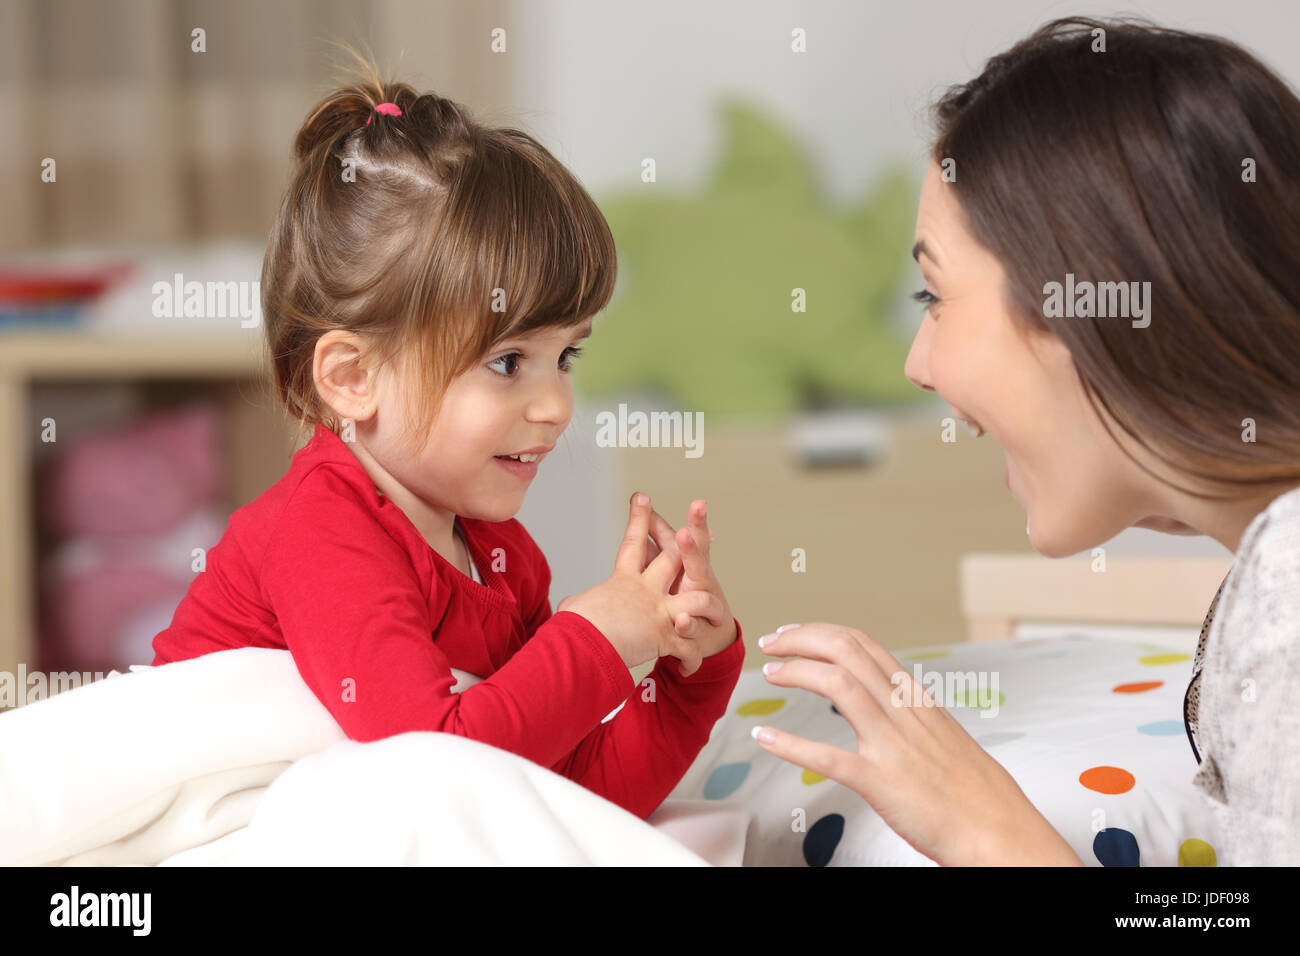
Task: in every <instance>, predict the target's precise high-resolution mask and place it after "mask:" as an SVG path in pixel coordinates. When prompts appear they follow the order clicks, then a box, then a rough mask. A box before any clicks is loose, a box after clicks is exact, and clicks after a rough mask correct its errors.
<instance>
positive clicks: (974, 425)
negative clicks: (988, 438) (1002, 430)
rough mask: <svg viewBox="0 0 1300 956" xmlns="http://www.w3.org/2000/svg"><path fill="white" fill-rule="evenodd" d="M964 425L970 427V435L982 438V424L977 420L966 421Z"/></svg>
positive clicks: (983, 433)
mask: <svg viewBox="0 0 1300 956" xmlns="http://www.w3.org/2000/svg"><path fill="white" fill-rule="evenodd" d="M966 427H967V428H969V429H970V433H971V436H972V437H974V438H983V437H984V435H985V432H984V426H983V425H981V424H980V423H979V422H967V423H966Z"/></svg>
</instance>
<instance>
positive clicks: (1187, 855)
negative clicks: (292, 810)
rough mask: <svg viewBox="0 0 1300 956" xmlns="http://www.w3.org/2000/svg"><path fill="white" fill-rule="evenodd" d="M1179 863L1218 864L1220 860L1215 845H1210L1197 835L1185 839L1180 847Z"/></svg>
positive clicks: (1181, 864)
mask: <svg viewBox="0 0 1300 956" xmlns="http://www.w3.org/2000/svg"><path fill="white" fill-rule="evenodd" d="M1178 865H1179V866H1218V865H1219V860H1218V857H1217V856H1216V855H1215V853H1214V847H1212V846H1210V845H1209V844H1208V843H1206V842H1205V841H1204V840H1198V839H1196V837H1192V838H1191V839H1188V840H1184V841H1183V845H1182V846H1180V847H1179V848H1178Z"/></svg>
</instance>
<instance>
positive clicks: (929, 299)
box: [912, 289, 939, 309]
mask: <svg viewBox="0 0 1300 956" xmlns="http://www.w3.org/2000/svg"><path fill="white" fill-rule="evenodd" d="M912 299H913V300H914V301H916V302H921V303H923V304H924V305H925V307H926V308H927V309H928V308H929V307H930V306H932V305H934V304H936V303H937V302H938V301H939V297H938V296H936V295H935V294H934V293H933V292H931V291H930V290H929V289H922V290H921V291H920V292H913V293H912Z"/></svg>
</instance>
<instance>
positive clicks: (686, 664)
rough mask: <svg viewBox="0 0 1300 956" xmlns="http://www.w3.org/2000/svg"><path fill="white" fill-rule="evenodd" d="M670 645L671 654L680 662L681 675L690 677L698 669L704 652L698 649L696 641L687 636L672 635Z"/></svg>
mask: <svg viewBox="0 0 1300 956" xmlns="http://www.w3.org/2000/svg"><path fill="white" fill-rule="evenodd" d="M672 647H673V652H672V656H673V657H675V658H677V659H678V660H679V661H680V662H681V665H682V676H683V677H690V676H691V675H692V674H694V673H695V672H696V671H697V670H699V669H700V663H701V662H702V661H703V660H704V653H703V651H701V650H700V645H699V644H698V643H696V642H695V641H692V640H689V639H687V638H681V637H674V638H673V641H672Z"/></svg>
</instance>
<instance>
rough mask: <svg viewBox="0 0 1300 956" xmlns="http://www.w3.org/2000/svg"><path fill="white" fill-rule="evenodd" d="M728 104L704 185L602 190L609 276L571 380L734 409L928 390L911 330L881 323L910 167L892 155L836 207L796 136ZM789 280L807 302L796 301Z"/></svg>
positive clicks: (908, 214) (688, 404) (705, 407)
mask: <svg viewBox="0 0 1300 956" xmlns="http://www.w3.org/2000/svg"><path fill="white" fill-rule="evenodd" d="M721 116H722V122H723V126H724V140H723V143H724V146H723V150H722V154H721V158H720V160H719V162H718V164H717V167H716V168H715V169H714V170H713V173H712V175H711V177H710V181H709V183H708V186H707V188H706V189H705V190H704V191H703V192H702V193H700V194H698V195H673V194H671V193H669V192H668V191H667V190H665V189H663V188H662V187H661V186H659V185H655V184H644V185H642V186H641V187H640V188H639V189H637V190H636V191H635V192H628V193H622V194H619V195H614V196H610V197H606V198H604V199H602V200H601V202H600V205H601V209H602V211H603V212H604V213H605V216H606V219H607V220H608V221H609V224H610V229H611V230H612V231H613V234H614V240H615V242H616V243H617V245H618V253H619V279H618V288H617V290H616V292H615V295H614V298H613V300H612V301H611V303H610V305H609V307H608V309H607V311H606V312H605V314H604V315H602V316H601V317H599V318H598V319H597V323H596V331H595V334H594V335H593V336H592V338H591V339H590V340H589V342H588V344H587V353H588V355H587V356H586V357H584V360H583V362H582V364H581V365H580V366H579V367H578V374H577V377H576V379H575V386H576V387H577V388H578V389H579V390H580V391H581V392H583V393H586V394H587V395H589V396H599V395H612V394H616V393H620V392H622V393H627V392H636V391H641V390H647V391H655V392H662V393H664V394H666V395H669V396H671V397H672V398H673V399H674V400H675V401H677V402H679V403H680V406H681V407H683V408H688V409H692V410H701V411H709V412H715V413H721V414H725V415H728V416H771V415H775V414H782V413H787V412H790V411H793V410H798V409H807V408H817V407H826V406H831V405H854V404H858V405H894V404H900V403H903V402H908V401H915V400H918V399H919V398H921V397H923V395H922V393H921V392H920V391H919V390H918V389H916V387H915V386H913V385H912V384H911V383H910V382H908V381H907V379H906V378H904V376H903V363H904V361H905V360H906V357H907V350H908V347H909V345H910V342H909V340H907V339H906V338H904V337H903V336H902V335H901V334H900V333H899V332H898V331H896V330H895V329H894V328H893V327H892V326H891V324H890V322H889V311H890V309H891V308H892V307H894V306H895V305H896V302H897V298H898V296H899V294H900V287H899V284H900V282H901V281H902V279H903V275H904V273H905V271H906V270H907V268H908V260H907V257H906V254H905V253H903V252H902V250H903V249H904V248H906V247H909V246H910V244H911V235H912V227H913V223H914V221H915V215H916V199H917V194H916V189H915V186H914V184H913V179H912V177H911V175H909V173H908V171H907V170H906V169H904V168H901V167H890V168H889V169H887V170H886V171H885V172H884V174H883V175H882V177H881V179H880V181H879V183H878V185H877V186H876V187H875V188H874V189H873V190H872V192H871V193H870V195H868V196H867V197H866V198H865V199H864V200H863V201H862V202H860V203H859V204H857V205H852V206H847V207H846V206H842V205H841V206H835V205H832V204H831V203H829V202H828V201H827V200H826V199H825V198H824V197H823V195H822V193H821V190H820V189H819V188H818V186H817V183H816V180H815V177H814V175H813V170H812V167H811V164H810V162H809V160H808V158H807V157H806V156H805V154H804V152H803V150H802V149H801V147H800V144H799V143H798V142H797V141H796V140H795V139H794V138H793V137H792V136H790V135H788V134H787V133H786V132H785V131H783V130H782V129H781V128H779V127H778V126H777V125H776V124H775V123H773V122H771V121H769V120H768V119H767V118H766V117H765V116H763V115H762V114H761V113H760V112H759V111H757V110H756V109H753V108H751V107H749V106H747V105H745V104H743V103H740V102H736V101H727V102H725V103H724V104H723V106H722V110H721ZM796 288H799V289H803V290H804V291H805V294H806V309H807V311H805V312H796V311H792V309H791V304H792V302H793V301H794V300H793V290H794V289H796Z"/></svg>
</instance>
